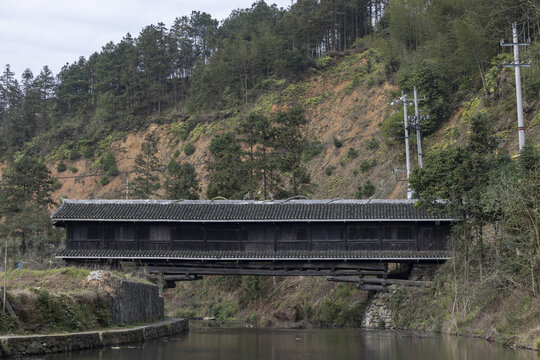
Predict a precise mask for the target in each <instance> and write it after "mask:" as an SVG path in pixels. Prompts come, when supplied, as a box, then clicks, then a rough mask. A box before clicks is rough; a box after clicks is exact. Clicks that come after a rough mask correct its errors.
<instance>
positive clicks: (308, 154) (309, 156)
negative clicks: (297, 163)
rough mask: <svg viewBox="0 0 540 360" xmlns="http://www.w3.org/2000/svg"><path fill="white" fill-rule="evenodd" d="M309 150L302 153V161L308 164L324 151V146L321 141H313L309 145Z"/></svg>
mask: <svg viewBox="0 0 540 360" xmlns="http://www.w3.org/2000/svg"><path fill="white" fill-rule="evenodd" d="M306 147H307V148H306V149H305V150H304V151H302V161H304V162H308V161H311V160H313V159H314V158H315V157H316V156H317V155H319V154H320V153H321V152H322V151H323V144H322V143H321V142H320V141H317V140H315V141H312V142H310V143H308V144H307V146H306Z"/></svg>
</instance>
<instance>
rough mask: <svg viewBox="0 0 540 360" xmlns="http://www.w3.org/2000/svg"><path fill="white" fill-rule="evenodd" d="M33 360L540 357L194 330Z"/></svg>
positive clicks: (461, 345)
mask: <svg viewBox="0 0 540 360" xmlns="http://www.w3.org/2000/svg"><path fill="white" fill-rule="evenodd" d="M32 359H54V360H60V359H62V360H64V359H80V360H86V359H101V360H169V359H182V360H243V359H250V360H251V359H268V360H297V359H298V360H300V359H306V360H307V359H309V360H319V359H320V360H323V359H325V360H326V359H331V360H333V359H336V360H337V359H356V360H361V359H366V360H367V359H369V360H378V359H381V360H382V359H385V360H391V359H400V360H401V359H403V360H407V359H411V360H413V359H414V360H433V359H439V360H444V359H452V360H453V359H465V360H477V359H518V360H521V359H523V360H539V359H540V354H538V353H535V352H532V351H525V350H511V349H507V348H504V347H502V346H498V345H493V344H490V343H488V342H486V341H483V340H478V339H465V338H457V337H451V336H439V335H433V336H428V337H418V336H412V335H411V334H407V333H400V332H393V331H373V330H358V329H329V330H327V329H322V330H321V329H302V330H284V329H246V328H233V329H231V328H217V329H192V330H190V331H189V333H188V334H187V335H185V336H182V337H178V338H171V339H169V340H168V341H161V340H160V341H154V342H148V343H145V344H143V345H139V346H124V347H121V348H104V349H99V350H92V351H82V352H75V353H63V354H56V355H50V356H42V357H36V358H32Z"/></svg>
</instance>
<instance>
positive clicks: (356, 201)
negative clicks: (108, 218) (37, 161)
mask: <svg viewBox="0 0 540 360" xmlns="http://www.w3.org/2000/svg"><path fill="white" fill-rule="evenodd" d="M415 203H416V200H405V199H371V200H366V199H309V200H306V199H301V200H299V199H293V200H287V201H285V200H283V199H280V200H158V199H136V200H126V199H62V206H63V205H64V204H160V205H170V204H197V205H198V204H227V205H290V204H321V205H329V204H362V205H364V204H415ZM62 206H60V208H62ZM60 208H59V210H60Z"/></svg>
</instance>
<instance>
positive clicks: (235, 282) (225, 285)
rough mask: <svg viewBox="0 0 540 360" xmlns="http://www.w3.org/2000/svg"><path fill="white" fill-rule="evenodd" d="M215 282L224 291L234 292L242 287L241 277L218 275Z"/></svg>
mask: <svg viewBox="0 0 540 360" xmlns="http://www.w3.org/2000/svg"><path fill="white" fill-rule="evenodd" d="M216 281H217V283H218V284H219V287H220V288H221V289H222V290H225V291H234V290H236V289H238V288H239V287H240V285H242V277H241V276H237V275H218V276H217V277H216Z"/></svg>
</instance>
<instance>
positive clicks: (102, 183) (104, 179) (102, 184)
mask: <svg viewBox="0 0 540 360" xmlns="http://www.w3.org/2000/svg"><path fill="white" fill-rule="evenodd" d="M99 183H100V184H101V186H105V185H107V184H108V183H109V178H108V177H107V176H102V177H101V179H99Z"/></svg>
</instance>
